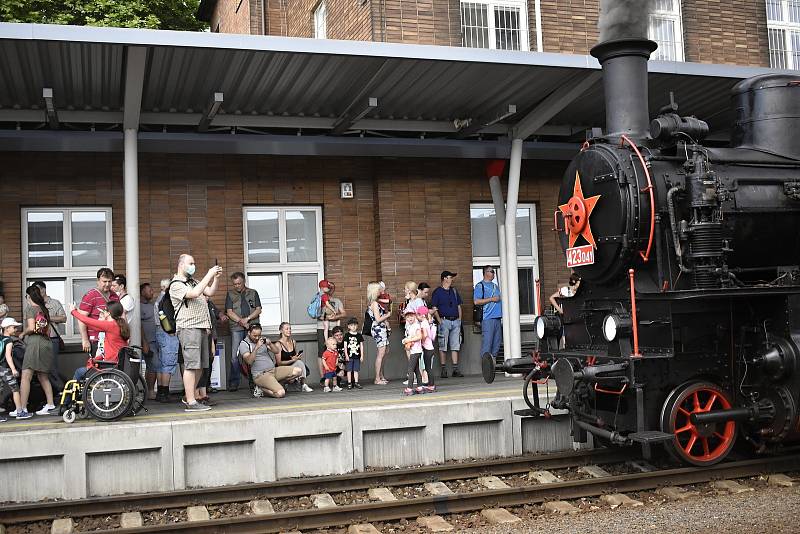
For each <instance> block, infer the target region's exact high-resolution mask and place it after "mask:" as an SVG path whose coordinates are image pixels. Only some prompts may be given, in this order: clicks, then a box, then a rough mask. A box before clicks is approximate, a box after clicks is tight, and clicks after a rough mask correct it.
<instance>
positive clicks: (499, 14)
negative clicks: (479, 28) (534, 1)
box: [494, 6, 520, 50]
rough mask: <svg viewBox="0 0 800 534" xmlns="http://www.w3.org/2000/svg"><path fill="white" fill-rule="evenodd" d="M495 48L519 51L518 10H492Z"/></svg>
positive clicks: (500, 8) (499, 8)
mask: <svg viewBox="0 0 800 534" xmlns="http://www.w3.org/2000/svg"><path fill="white" fill-rule="evenodd" d="M494 27H495V30H494V33H495V48H497V49H498V50H519V49H520V46H519V42H520V28H519V8H516V7H501V6H496V7H495V8H494Z"/></svg>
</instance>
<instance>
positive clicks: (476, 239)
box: [469, 204, 539, 323]
mask: <svg viewBox="0 0 800 534" xmlns="http://www.w3.org/2000/svg"><path fill="white" fill-rule="evenodd" d="M469 216H470V228H471V231H472V285H473V287H474V286H475V284H477V283H478V282H479V281H481V280H482V279H483V267H484V266H485V265H493V266H495V267H499V266H500V263H501V262H500V252H499V247H498V243H497V217H496V216H495V213H494V206H493V205H492V204H472V205H471V206H470V210H469ZM536 242H537V236H536V206H535V205H533V204H520V205H518V206H517V268H518V277H519V312H520V318H521V320H522V322H523V323H530V322H533V319H534V317H535V316H536V297H535V291H536V288H535V281H536V279H537V278H539V258H538V248H537V246H536ZM495 281H496V282H497V284H498V285H500V288H501V290H502V287H503V281H502V280H501V279H500V272H499V271H497V273H496V274H495Z"/></svg>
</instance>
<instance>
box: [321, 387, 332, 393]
mask: <svg viewBox="0 0 800 534" xmlns="http://www.w3.org/2000/svg"><path fill="white" fill-rule="evenodd" d="M322 391H324V392H325V393H330V392H331V388H330V387H328V386H325V389H323V390H322Z"/></svg>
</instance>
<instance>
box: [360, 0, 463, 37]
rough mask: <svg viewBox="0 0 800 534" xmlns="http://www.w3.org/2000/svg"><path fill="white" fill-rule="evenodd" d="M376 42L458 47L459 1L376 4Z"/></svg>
mask: <svg viewBox="0 0 800 534" xmlns="http://www.w3.org/2000/svg"><path fill="white" fill-rule="evenodd" d="M373 5H374V7H373V9H374V10H375V11H376V13H374V14H373V16H375V17H376V19H377V22H376V30H375V35H376V39H375V40H376V41H387V42H393V43H410V44H433V45H446V46H461V11H460V3H459V0H384V1H383V2H375V3H374V4H373Z"/></svg>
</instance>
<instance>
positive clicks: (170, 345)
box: [152, 328, 178, 375]
mask: <svg viewBox="0 0 800 534" xmlns="http://www.w3.org/2000/svg"><path fill="white" fill-rule="evenodd" d="M156 342H157V343H158V351H157V353H156V354H155V357H154V358H153V369H152V371H154V372H156V373H165V374H170V375H171V374H172V373H174V372H175V369H176V368H177V367H178V336H174V335H173V336H171V335H169V334H167V333H166V332H164V331H163V330H161V329H160V328H159V329H158V330H156Z"/></svg>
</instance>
